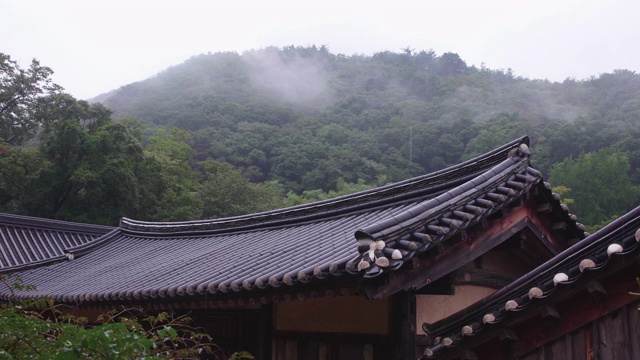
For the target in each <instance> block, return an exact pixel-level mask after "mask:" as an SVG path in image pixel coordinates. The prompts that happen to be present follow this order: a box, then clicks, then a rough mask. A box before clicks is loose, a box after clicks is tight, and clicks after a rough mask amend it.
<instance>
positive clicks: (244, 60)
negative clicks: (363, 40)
mask: <svg viewBox="0 0 640 360" xmlns="http://www.w3.org/2000/svg"><path fill="white" fill-rule="evenodd" d="M103 103H104V104H105V105H106V106H107V107H109V108H111V109H113V110H114V111H115V116H116V117H133V118H136V119H138V120H140V121H142V122H143V123H145V124H147V125H156V126H168V127H177V128H180V129H184V130H187V131H189V132H191V133H192V135H193V137H192V143H193V145H194V146H195V147H196V148H197V150H198V152H199V156H200V157H201V158H207V157H210V158H213V159H218V160H223V161H226V162H229V163H231V164H233V165H235V166H238V167H241V168H243V169H244V171H245V173H246V174H247V176H248V177H249V178H250V179H251V180H253V181H264V180H268V179H275V180H278V181H280V182H282V183H284V184H286V186H287V188H288V189H293V190H295V191H298V192H299V191H301V190H303V189H317V188H321V189H325V190H327V189H330V188H332V187H335V185H336V181H337V179H338V178H343V179H345V180H346V181H349V182H355V181H357V180H358V179H362V180H364V181H365V182H367V183H370V182H373V181H375V179H376V178H377V177H379V176H380V175H385V176H386V177H387V179H388V180H390V181H395V180H399V179H402V178H406V177H408V176H411V175H416V174H419V173H424V172H429V171H433V170H437V169H440V168H442V167H444V166H448V165H452V164H456V163H458V162H460V161H461V160H462V159H464V158H468V157H470V156H472V155H476V154H478V153H480V152H483V151H485V150H488V149H490V148H492V147H494V146H497V145H499V144H502V143H504V142H506V141H509V140H512V139H513V138H515V137H518V136H521V135H524V134H528V135H529V136H530V137H531V140H532V143H533V144H534V147H535V148H537V149H535V155H534V161H535V163H536V166H537V167H539V168H541V169H543V170H544V171H545V172H547V173H548V171H549V170H550V168H551V165H552V164H554V163H556V162H560V161H562V160H563V159H564V158H565V157H567V156H573V157H577V156H578V155H580V153H581V152H591V151H595V150H598V149H600V148H602V147H607V146H617V147H618V148H620V149H621V150H624V151H626V152H627V153H628V155H629V156H631V157H632V159H631V160H632V165H633V168H634V170H635V168H636V167H637V166H636V165H637V164H636V163H635V162H640V159H636V156H635V155H634V154H633V152H634V151H636V150H640V146H637V145H635V143H636V140H635V139H636V138H637V136H636V134H637V131H638V129H637V126H635V125H636V123H637V122H638V121H639V120H640V118H639V117H640V75H638V74H635V73H634V72H631V71H626V70H616V71H614V72H613V73H609V74H601V75H599V76H597V77H595V76H594V77H592V78H591V79H586V80H579V81H578V80H572V79H567V80H565V81H564V82H562V83H557V82H550V81H546V80H531V79H526V78H522V77H518V76H515V75H514V74H513V73H512V71H511V70H506V71H505V70H492V69H487V68H484V67H482V68H476V67H473V66H467V64H466V63H465V61H464V60H463V59H461V58H460V56H458V55H457V54H454V53H445V54H442V55H439V56H438V55H437V54H435V53H434V52H433V51H414V50H411V49H405V50H403V51H400V52H388V51H386V52H380V53H376V54H374V55H373V56H363V55H352V56H345V55H342V54H333V53H331V52H330V51H329V50H328V49H327V48H326V47H324V46H321V47H316V46H311V47H293V46H291V47H286V48H275V47H270V48H266V49H262V50H253V51H248V52H245V53H242V54H237V53H215V54H206V55H199V56H195V57H193V58H191V59H189V60H187V61H186V62H184V63H183V64H181V65H178V66H174V67H171V68H169V69H167V70H165V71H164V72H162V73H160V74H158V75H157V76H155V77H153V78H150V79H148V80H145V81H141V82H138V83H134V84H130V85H127V86H124V87H122V88H120V89H119V90H117V91H115V92H113V93H111V94H108V95H106V96H103ZM638 180H640V179H638Z"/></svg>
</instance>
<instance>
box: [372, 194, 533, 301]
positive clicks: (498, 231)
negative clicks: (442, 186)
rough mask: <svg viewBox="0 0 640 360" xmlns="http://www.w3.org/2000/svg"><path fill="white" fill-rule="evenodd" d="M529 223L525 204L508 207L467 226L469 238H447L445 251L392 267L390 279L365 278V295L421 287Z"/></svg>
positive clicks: (373, 295)
mask: <svg viewBox="0 0 640 360" xmlns="http://www.w3.org/2000/svg"><path fill="white" fill-rule="evenodd" d="M528 224H529V220H528V219H527V217H526V210H525V207H523V206H521V207H519V208H516V209H513V210H512V211H509V212H508V213H507V215H506V217H504V218H501V219H499V220H495V221H492V222H491V223H490V226H489V227H488V228H482V227H480V226H474V227H472V228H470V229H467V231H468V238H467V241H458V242H456V243H455V244H449V241H448V240H447V241H444V242H443V244H442V245H443V247H444V252H442V253H439V254H436V255H433V253H431V252H428V253H427V254H423V255H421V256H420V261H421V266H420V267H418V268H414V269H403V268H401V269H399V270H397V271H393V272H391V273H390V274H389V275H388V281H386V282H385V283H383V284H380V285H379V284H373V283H369V282H367V281H363V290H364V292H365V295H366V296H367V297H368V298H369V299H383V298H385V297H388V296H390V295H392V294H394V293H396V292H398V291H402V290H408V289H420V288H422V287H424V286H426V285H427V284H429V283H432V282H434V281H436V280H438V279H440V278H441V277H443V276H445V275H447V274H449V273H451V272H452V271H454V270H456V269H458V268H460V267H462V266H463V265H465V264H467V263H469V262H471V261H473V260H474V259H476V258H478V257H480V256H482V254H484V253H486V252H487V251H489V250H491V249H493V248H494V247H496V246H497V245H499V244H501V243H503V242H504V241H506V240H508V239H510V238H511V237H512V236H513V235H515V234H516V233H518V232H519V231H521V230H522V229H524V228H525V227H527V225H528Z"/></svg>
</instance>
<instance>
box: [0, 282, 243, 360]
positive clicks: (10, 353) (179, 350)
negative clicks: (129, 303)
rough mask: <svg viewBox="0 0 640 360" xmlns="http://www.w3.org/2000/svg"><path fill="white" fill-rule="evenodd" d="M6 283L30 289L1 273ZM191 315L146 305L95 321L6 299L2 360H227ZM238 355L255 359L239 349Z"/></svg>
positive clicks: (1, 313)
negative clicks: (154, 309)
mask: <svg viewBox="0 0 640 360" xmlns="http://www.w3.org/2000/svg"><path fill="white" fill-rule="evenodd" d="M0 283H1V284H0V285H2V286H7V287H9V288H10V289H14V288H15V289H26V288H28V287H27V286H25V285H24V284H22V282H21V281H20V280H19V279H15V278H10V277H7V276H5V275H0ZM189 322H190V319H189V318H188V317H186V316H174V315H172V314H169V313H166V312H161V313H159V314H156V315H149V314H145V313H144V312H142V310H141V309H135V308H127V309H122V310H121V311H118V312H116V311H110V312H108V313H105V314H102V315H100V316H98V317H97V319H96V320H95V321H93V322H89V321H88V319H87V318H84V317H77V316H74V315H71V314H68V313H64V312H62V311H60V310H58V309H57V308H56V307H55V306H54V305H53V302H52V301H51V300H48V299H41V300H37V301H30V302H23V303H17V302H15V301H13V302H9V303H4V304H0V329H2V331H0V359H7V360H8V359H43V360H44V359H46V360H48V359H60V360H62V359H64V360H68V359H69V360H70V359H114V360H115V359H200V358H201V357H202V356H207V358H212V359H225V358H226V357H225V355H224V352H223V351H222V349H220V348H219V347H218V346H217V345H215V343H213V342H212V340H211V339H210V338H209V336H208V335H206V334H203V333H201V332H199V330H198V329H195V328H192V327H190V326H189ZM231 358H232V359H253V356H251V354H249V353H247V352H237V353H234V354H233V355H232V356H231Z"/></svg>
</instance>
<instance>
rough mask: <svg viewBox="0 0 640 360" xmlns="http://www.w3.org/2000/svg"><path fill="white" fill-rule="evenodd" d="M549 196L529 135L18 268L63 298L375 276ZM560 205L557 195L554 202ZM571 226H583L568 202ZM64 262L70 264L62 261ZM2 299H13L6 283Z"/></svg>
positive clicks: (142, 225)
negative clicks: (457, 158)
mask: <svg viewBox="0 0 640 360" xmlns="http://www.w3.org/2000/svg"><path fill="white" fill-rule="evenodd" d="M534 187H535V188H538V189H539V190H540V191H542V192H545V193H548V195H549V197H550V196H551V192H550V190H549V189H548V186H545V184H544V183H543V182H542V176H541V174H540V173H539V172H538V171H537V170H535V169H533V168H532V167H531V166H530V164H529V151H528V138H526V137H524V138H521V139H517V140H515V141H512V142H510V143H508V144H505V145H503V146H501V147H499V148H497V149H495V150H493V151H491V152H488V153H486V154H484V155H481V156H478V157H476V158H474V159H471V160H468V161H465V162H463V163H461V164H459V165H456V166H453V167H450V168H447V169H444V170H441V171H437V172H434V173H431V174H427V175H423V176H419V177H416V178H412V179H409V180H405V181H402V182H399V183H395V184H391V185H387V186H383V187H380V188H377V189H372V190H368V191H364V192H360V193H356V194H351V195H346V196H343V197H339V198H335V199H330V200H326V201H321V202H316V203H312V204H306V205H300V206H296V207H291V208H285V209H279V210H274V211H268V212H263V213H258V214H250V215H245V216H237V217H231V218H224V219H215V220H203V221H186V222H163V223H152V222H142V221H136V220H132V219H127V218H123V219H122V220H121V222H120V226H119V228H117V229H116V230H114V231H113V232H110V233H109V234H107V235H105V236H102V237H100V238H97V239H95V240H93V241H89V242H85V243H84V244H81V245H78V246H76V247H73V248H68V249H66V253H67V256H66V258H64V257H62V258H60V257H58V258H56V260H58V261H56V262H55V263H53V264H50V265H48V266H43V267H38V268H34V269H30V270H26V271H22V272H20V273H19V276H20V277H21V278H22V280H23V281H24V283H25V284H28V285H34V286H35V287H36V290H35V291H30V292H28V293H26V292H25V293H19V294H18V297H20V298H38V297H44V296H48V297H51V298H53V299H54V300H56V301H62V302H87V301H104V300H114V301H118V300H140V299H145V298H158V297H159V298H163V297H175V296H199V295H201V296H202V295H204V296H209V297H211V296H214V294H218V295H219V294H225V293H228V294H247V293H248V294H254V293H256V292H260V291H261V290H265V289H276V288H281V289H282V288H287V287H289V286H295V285H297V284H306V283H309V282H317V281H319V280H322V279H326V278H337V277H341V278H343V279H344V278H349V277H356V276H358V277H362V276H364V277H365V278H374V277H378V276H381V275H383V274H385V273H389V272H392V271H396V270H398V269H401V268H402V266H403V264H404V263H405V262H406V261H407V260H409V259H411V258H412V257H414V256H416V255H418V254H422V253H424V252H426V251H428V250H429V249H431V248H432V247H434V246H438V245H439V244H441V243H442V242H444V241H446V240H447V239H450V238H452V237H454V236H455V235H456V234H458V233H459V232H460V231H462V230H464V229H466V228H467V227H469V226H473V225H475V224H478V223H479V222H481V221H482V220H483V219H486V218H487V217H489V216H491V215H492V214H494V213H495V212H496V211H499V210H500V209H501V208H502V207H503V206H506V205H508V204H510V203H512V202H515V201H517V200H518V199H519V198H520V197H522V196H523V195H525V194H527V193H528V192H529V191H531V189H533V188H534ZM556 202H557V201H556ZM555 207H556V208H557V210H558V211H557V213H559V214H560V215H559V216H560V217H562V218H563V221H565V222H566V224H568V228H567V231H569V232H572V233H573V234H578V235H577V236H578V237H583V235H584V232H583V230H584V228H583V227H581V226H580V225H579V224H578V223H576V222H575V218H574V217H572V215H571V214H569V213H568V211H567V209H566V208H561V207H560V203H559V202H557V204H555ZM64 259H67V260H64ZM0 296H6V294H3V293H2V290H0Z"/></svg>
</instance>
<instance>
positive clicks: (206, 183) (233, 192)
mask: <svg viewBox="0 0 640 360" xmlns="http://www.w3.org/2000/svg"><path fill="white" fill-rule="evenodd" d="M200 166H202V168H203V172H202V177H203V182H202V186H201V187H200V191H199V198H201V199H202V201H203V202H204V209H203V212H202V218H205V219H212V218H220V217H227V216H236V215H244V214H249V213H255V212H261V211H266V210H273V209H277V208H280V207H282V206H283V205H284V204H283V202H282V193H281V191H280V189H278V188H277V187H275V186H272V185H270V184H254V183H251V182H249V181H248V180H247V179H245V178H244V177H243V176H242V173H241V171H240V170H238V169H237V168H234V167H233V166H231V165H229V164H224V163H220V162H216V161H213V160H208V161H204V162H202V163H200Z"/></svg>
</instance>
